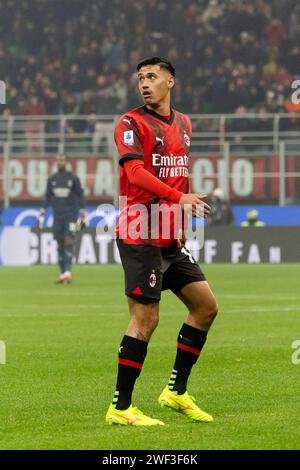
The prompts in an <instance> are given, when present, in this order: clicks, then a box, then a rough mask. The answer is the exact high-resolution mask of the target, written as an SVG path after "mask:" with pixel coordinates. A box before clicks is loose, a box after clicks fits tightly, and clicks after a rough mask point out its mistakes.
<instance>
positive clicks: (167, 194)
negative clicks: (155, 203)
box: [115, 115, 210, 216]
mask: <svg viewBox="0 0 300 470" xmlns="http://www.w3.org/2000/svg"><path fill="white" fill-rule="evenodd" d="M115 142H116V145H117V147H118V151H119V155H120V160H119V164H120V165H121V166H122V167H123V168H124V170H125V172H126V175H127V178H128V181H129V182H130V184H134V185H135V186H137V187H139V188H141V189H143V190H145V191H147V192H149V193H150V194H153V195H155V196H158V197H159V198H161V199H166V200H169V201H171V202H174V203H179V204H180V206H181V207H182V208H183V209H184V210H186V211H188V212H190V213H192V214H193V215H195V216H200V215H203V213H204V214H205V215H206V214H208V213H209V211H210V207H209V206H208V204H206V203H205V202H203V199H204V198H205V197H206V196H205V195H201V194H193V193H188V194H184V193H182V192H181V191H178V190H177V189H174V188H171V187H170V186H169V185H167V184H165V183H163V182H162V181H160V179H159V178H157V177H156V176H154V175H152V173H150V172H149V171H147V170H146V169H145V167H144V162H143V160H144V155H143V144H142V138H141V136H140V132H139V129H138V126H137V124H136V122H135V121H134V119H133V118H132V117H130V116H126V115H125V116H122V118H121V119H120V121H119V123H118V125H117V126H116V129H115ZM200 206H201V207H202V209H201V208H200Z"/></svg>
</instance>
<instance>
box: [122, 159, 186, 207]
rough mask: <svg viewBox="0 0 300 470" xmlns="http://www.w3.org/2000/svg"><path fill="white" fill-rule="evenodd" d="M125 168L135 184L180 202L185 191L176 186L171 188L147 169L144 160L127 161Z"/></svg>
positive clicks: (130, 179) (164, 197) (130, 180)
mask: <svg viewBox="0 0 300 470" xmlns="http://www.w3.org/2000/svg"><path fill="white" fill-rule="evenodd" d="M124 169H125V172H126V175H127V178H128V181H129V182H130V184H134V185H136V186H138V187H139V188H141V189H144V190H145V191H148V192H149V193H151V194H154V195H155V196H158V197H160V198H162V199H167V200H169V201H171V202H175V203H179V200H180V198H181V196H182V195H183V193H182V192H181V191H178V190H177V189H175V188H171V187H170V186H168V185H167V184H165V183H163V182H162V181H160V180H159V179H158V178H156V177H155V176H154V175H152V174H151V173H150V172H149V171H147V170H145V168H144V163H143V162H139V161H137V160H136V159H134V160H132V161H128V162H126V164H125V166H124Z"/></svg>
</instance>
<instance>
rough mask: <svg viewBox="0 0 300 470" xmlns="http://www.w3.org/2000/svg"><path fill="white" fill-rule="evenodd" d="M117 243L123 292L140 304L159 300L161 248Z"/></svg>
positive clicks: (119, 241) (119, 240) (118, 241)
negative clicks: (122, 270)
mask: <svg viewBox="0 0 300 470" xmlns="http://www.w3.org/2000/svg"><path fill="white" fill-rule="evenodd" d="M117 245H118V248H119V252H120V258H121V261H122V266H123V269H124V274H125V294H126V295H127V296H128V297H130V298H132V299H133V300H135V301H137V302H139V303H141V304H145V305H147V304H151V303H155V302H159V300H160V297H161V288H162V268H161V263H162V259H161V250H160V248H158V247H154V246H152V245H128V244H125V243H124V242H123V240H121V239H118V240H117Z"/></svg>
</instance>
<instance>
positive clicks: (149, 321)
mask: <svg viewBox="0 0 300 470" xmlns="http://www.w3.org/2000/svg"><path fill="white" fill-rule="evenodd" d="M158 322H159V315H158V311H157V308H156V304H154V306H153V307H152V304H151V305H149V307H148V309H147V314H146V315H145V322H144V325H145V327H146V328H147V329H148V330H149V331H150V332H151V333H152V332H153V331H154V330H155V328H156V327H157V325H158Z"/></svg>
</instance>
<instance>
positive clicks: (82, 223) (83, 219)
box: [76, 212, 86, 231]
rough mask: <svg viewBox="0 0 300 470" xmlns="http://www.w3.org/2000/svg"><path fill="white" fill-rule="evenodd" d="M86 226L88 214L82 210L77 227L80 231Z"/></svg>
mask: <svg viewBox="0 0 300 470" xmlns="http://www.w3.org/2000/svg"><path fill="white" fill-rule="evenodd" d="M84 228H86V215H85V213H84V212H81V213H80V215H79V217H78V220H77V223H76V229H77V230H78V231H80V230H83V229H84Z"/></svg>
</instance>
